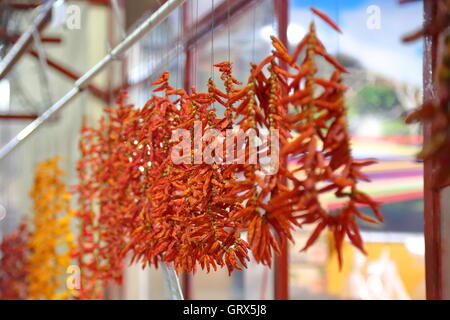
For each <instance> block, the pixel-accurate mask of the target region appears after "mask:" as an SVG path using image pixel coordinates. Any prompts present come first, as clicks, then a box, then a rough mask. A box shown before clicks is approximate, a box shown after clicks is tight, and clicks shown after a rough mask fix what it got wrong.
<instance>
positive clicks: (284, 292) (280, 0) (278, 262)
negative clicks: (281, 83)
mask: <svg viewBox="0 0 450 320" xmlns="http://www.w3.org/2000/svg"><path fill="white" fill-rule="evenodd" d="M274 6H275V12H276V18H277V23H278V38H279V39H280V41H281V42H282V43H283V44H284V45H285V46H286V47H287V48H289V42H288V39H287V28H288V23H289V0H274ZM281 67H282V68H283V69H286V68H287V66H286V64H281ZM288 250H289V244H288V242H287V241H285V242H284V244H283V245H282V246H281V254H280V255H279V256H276V257H275V264H274V265H275V269H274V273H275V274H274V289H275V292H274V298H275V299H276V300H288V299H289V251H288Z"/></svg>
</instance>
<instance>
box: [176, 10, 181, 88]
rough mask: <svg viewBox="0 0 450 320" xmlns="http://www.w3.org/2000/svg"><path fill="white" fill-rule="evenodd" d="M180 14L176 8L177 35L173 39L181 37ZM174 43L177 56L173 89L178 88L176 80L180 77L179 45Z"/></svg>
mask: <svg viewBox="0 0 450 320" xmlns="http://www.w3.org/2000/svg"><path fill="white" fill-rule="evenodd" d="M180 12H181V10H180V9H179V8H178V9H177V13H178V19H177V20H178V23H177V29H178V34H177V36H176V37H175V39H179V37H180V36H181V32H180V30H181V28H180V26H181V17H180ZM175 43H176V46H177V47H176V56H177V60H176V66H175V88H179V86H178V79H179V77H180V75H179V73H180V44H179V43H178V40H177V41H175Z"/></svg>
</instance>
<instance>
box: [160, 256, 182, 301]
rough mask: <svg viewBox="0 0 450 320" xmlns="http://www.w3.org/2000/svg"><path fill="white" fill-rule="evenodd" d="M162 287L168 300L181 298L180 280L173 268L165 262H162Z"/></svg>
mask: <svg viewBox="0 0 450 320" xmlns="http://www.w3.org/2000/svg"><path fill="white" fill-rule="evenodd" d="M161 265H162V270H163V278H164V289H165V291H166V295H167V298H168V300H183V293H182V292H181V287H180V282H179V281H178V276H177V274H176V272H175V270H174V269H173V268H171V267H170V268H169V267H168V266H167V265H166V264H165V263H162V264H161Z"/></svg>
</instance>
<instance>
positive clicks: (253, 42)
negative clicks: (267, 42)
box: [252, 4, 256, 61]
mask: <svg viewBox="0 0 450 320" xmlns="http://www.w3.org/2000/svg"><path fill="white" fill-rule="evenodd" d="M252 19H253V34H252V61H255V60H256V59H255V53H256V51H255V46H256V4H254V5H253V17H252Z"/></svg>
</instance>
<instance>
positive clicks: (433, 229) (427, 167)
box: [423, 1, 442, 300]
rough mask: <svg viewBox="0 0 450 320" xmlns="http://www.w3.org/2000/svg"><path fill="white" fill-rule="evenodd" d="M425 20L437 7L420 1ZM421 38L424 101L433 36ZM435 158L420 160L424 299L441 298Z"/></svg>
mask: <svg viewBox="0 0 450 320" xmlns="http://www.w3.org/2000/svg"><path fill="white" fill-rule="evenodd" d="M424 10H425V20H426V22H432V21H433V20H434V19H435V17H436V15H437V10H438V6H437V3H436V1H424ZM428 38H431V39H426V40H425V41H424V71H423V88H424V102H427V101H430V100H433V97H434V96H435V92H434V91H435V83H434V79H433V75H434V70H435V65H436V57H437V50H436V49H437V44H438V39H437V38H436V37H430V36H428ZM431 135H432V124H425V126H424V142H426V141H428V140H429V139H430V138H431ZM435 161H436V160H435V159H429V160H425V162H424V211H425V212H424V215H425V217H424V219H425V228H424V229H425V230H424V236H425V273H426V291H427V299H430V300H440V299H442V246H441V243H442V237H441V220H442V217H441V208H440V190H439V189H438V188H435V187H434V186H433V169H434V166H435Z"/></svg>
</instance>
